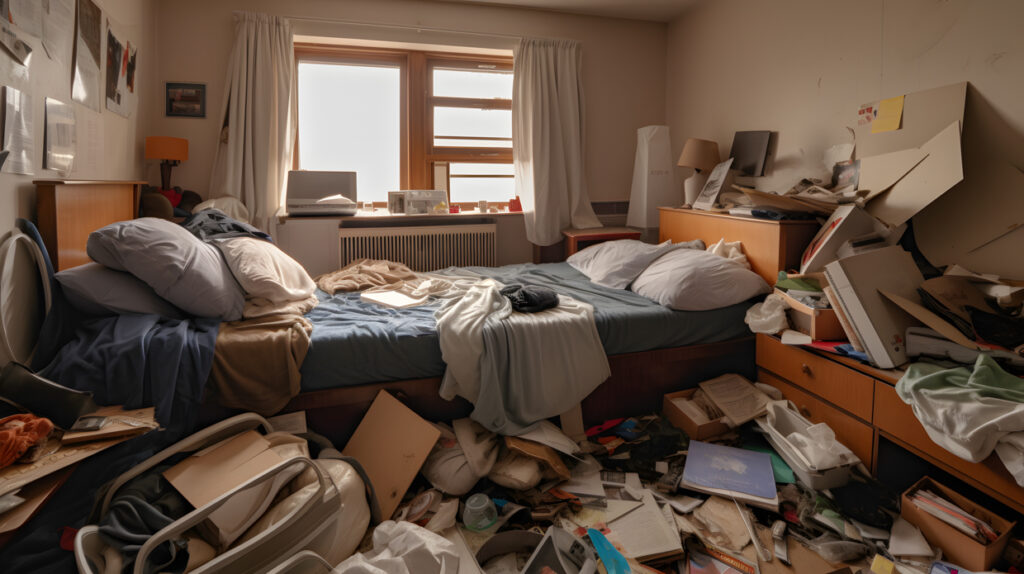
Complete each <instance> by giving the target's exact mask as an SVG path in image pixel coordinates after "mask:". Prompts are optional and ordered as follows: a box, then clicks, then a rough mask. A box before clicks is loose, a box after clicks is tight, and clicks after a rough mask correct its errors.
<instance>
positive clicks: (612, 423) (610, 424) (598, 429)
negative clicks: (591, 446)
mask: <svg viewBox="0 0 1024 574" xmlns="http://www.w3.org/2000/svg"><path fill="white" fill-rule="evenodd" d="M624 420H626V419H612V420H609V421H604V422H603V423H601V424H599V425H597V426H593V427H590V428H588V429H587V432H586V435H587V436H589V437H592V436H594V435H598V434H601V433H603V432H604V431H606V430H608V429H613V428H615V427H617V426H619V425H620V424H622V421H624Z"/></svg>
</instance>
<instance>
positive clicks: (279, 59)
mask: <svg viewBox="0 0 1024 574" xmlns="http://www.w3.org/2000/svg"><path fill="white" fill-rule="evenodd" d="M294 69H295V50H294V47H293V42H292V33H291V24H289V22H288V19H287V18H282V17H279V16H268V15H266V14H257V13H254V12H235V43H234V48H233V49H232V50H231V59H230V60H229V63H228V73H227V86H228V89H227V90H226V91H225V94H224V104H223V107H222V108H221V109H222V112H221V117H222V118H224V119H225V120H226V124H227V125H226V127H225V128H224V130H225V132H226V133H222V134H221V139H220V144H219V145H218V147H217V151H216V155H215V156H214V161H213V171H212V173H211V175H210V195H211V196H213V197H221V196H233V197H237V198H238V199H240V200H242V203H243V204H244V205H245V206H246V208H248V210H249V213H250V215H251V217H252V221H251V223H252V224H253V225H255V226H256V227H258V228H260V229H270V228H271V224H272V217H273V216H274V215H275V214H276V213H277V212H278V210H279V209H280V208H281V207H282V205H283V194H282V190H283V189H284V182H285V177H286V176H287V174H288V170H289V169H290V167H291V162H292V144H293V141H294V134H295V118H296V114H295V109H296V107H295V106H296V103H295V97H294V96H295V87H294V78H293V75H294ZM225 136H226V137H225Z"/></svg>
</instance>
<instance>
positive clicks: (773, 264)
mask: <svg viewBox="0 0 1024 574" xmlns="http://www.w3.org/2000/svg"><path fill="white" fill-rule="evenodd" d="M658 211H659V230H658V237H659V239H658V241H665V240H666V239H668V238H671V237H690V238H693V239H701V240H703V241H704V243H705V244H707V245H708V246H710V245H712V244H714V243H718V240H719V239H723V238H724V239H725V240H726V241H740V242H742V243H743V252H744V253H745V254H746V255H747V259H748V260H749V261H750V266H751V268H752V269H753V271H754V273H757V274H758V275H760V276H761V277H764V279H765V281H767V282H768V284H769V285H774V284H775V281H776V279H778V275H779V270H780V269H796V268H798V267H800V257H801V256H802V255H803V253H804V248H805V247H807V244H808V243H810V242H811V239H813V238H814V235H815V234H816V233H818V229H819V228H820V227H821V225H819V224H818V222H817V221H815V220H813V219H810V220H808V219H800V220H782V221H773V220H770V219H758V218H756V217H741V216H738V215H729V214H728V213H715V212H711V211H701V210H699V209H683V208H679V207H659V208H658Z"/></svg>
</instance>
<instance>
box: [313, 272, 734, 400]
mask: <svg viewBox="0 0 1024 574" xmlns="http://www.w3.org/2000/svg"><path fill="white" fill-rule="evenodd" d="M466 271H470V272H472V273H477V274H480V275H483V276H486V277H493V278H494V279H497V280H498V281H501V282H502V283H505V284H513V283H529V284H534V285H543V286H546V287H550V288H551V289H553V290H555V291H556V292H558V293H562V294H565V295H569V296H572V297H574V298H575V299H577V300H580V301H585V302H587V303H590V304H591V305H593V307H594V320H595V322H596V323H597V331H598V333H599V334H600V336H601V342H602V344H603V345H604V349H605V352H606V353H607V354H609V355H617V354H621V353H632V352H637V351H648V350H652V349H662V348H668V347H679V346H684V345H694V344H698V343H714V342H718V341H725V340H728V339H734V338H736V337H741V336H743V335H748V334H749V333H750V331H749V330H748V329H747V326H746V324H744V322H743V317H744V315H745V314H746V311H747V308H748V307H749V306H750V302H744V303H739V304H737V305H732V306H730V307H725V308H722V309H716V310H714V311H673V310H671V309H668V308H666V307H662V306H661V305H658V304H657V303H655V302H653V301H651V300H649V299H645V298H644V297H641V296H639V295H637V294H636V293H633V292H632V291H627V290H622V289H609V288H607V287H602V286H600V285H597V284H595V283H592V282H591V281H590V279H588V278H587V277H586V276H585V275H583V274H582V273H580V272H579V271H577V270H575V269H573V268H572V266H570V265H569V264H568V263H545V264H541V265H533V264H529V263H527V264H520V265H507V266H504V267H497V268H492V267H468V268H453V269H449V270H445V271H442V272H441V273H446V272H448V273H456V274H464V273H465V272H466ZM317 296H318V297H319V298H320V305H319V306H318V307H317V308H315V309H313V310H312V311H311V312H310V313H309V314H308V315H307V317H308V318H309V319H310V321H312V322H313V335H312V341H311V345H310V349H309V353H308V354H307V355H306V360H305V362H304V363H303V365H302V389H303V390H304V391H313V390H321V389H331V388H337V387H344V386H351V385H359V384H365V383H372V382H381V381H396V380H403V379H420V378H428V377H438V376H441V375H442V374H443V373H444V362H443V361H442V360H441V347H440V345H439V344H438V339H437V330H436V323H435V321H434V311H435V310H436V309H437V306H438V305H439V303H433V304H430V305H425V306H422V307H414V308H411V309H388V308H384V307H381V306H379V305H375V304H372V303H363V302H361V301H360V300H359V294H358V293H344V294H338V295H335V296H333V297H332V296H329V295H327V294H326V293H323V292H318V293H317Z"/></svg>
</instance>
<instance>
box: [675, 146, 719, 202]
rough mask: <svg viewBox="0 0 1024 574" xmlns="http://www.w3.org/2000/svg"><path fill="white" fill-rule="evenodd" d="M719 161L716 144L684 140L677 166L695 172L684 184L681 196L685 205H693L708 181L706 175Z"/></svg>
mask: <svg viewBox="0 0 1024 574" xmlns="http://www.w3.org/2000/svg"><path fill="white" fill-rule="evenodd" d="M720 161H721V160H720V156H719V155H718V144H717V143H715V142H713V141H710V140H702V139H697V138H690V139H688V140H686V143H685V144H683V153H682V154H680V155H679V162H678V163H677V165H678V166H680V167H689V168H693V169H694V170H695V172H696V173H694V174H693V176H692V177H690V178H688V179H687V180H686V182H685V183H684V187H683V196H684V197H685V199H686V205H693V202H694V201H695V200H696V199H697V196H698V195H700V190H701V189H702V188H703V187H704V184H705V183H706V182H707V180H708V174H710V173H711V170H712V169H714V168H715V166H716V165H718V163H719V162H720Z"/></svg>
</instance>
